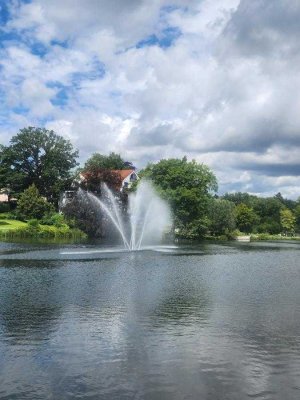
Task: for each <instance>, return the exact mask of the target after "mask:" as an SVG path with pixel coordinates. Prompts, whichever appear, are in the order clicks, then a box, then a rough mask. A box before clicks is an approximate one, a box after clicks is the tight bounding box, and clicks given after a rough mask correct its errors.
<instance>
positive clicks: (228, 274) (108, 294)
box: [0, 245, 300, 400]
mask: <svg viewBox="0 0 300 400" xmlns="http://www.w3.org/2000/svg"><path fill="white" fill-rule="evenodd" d="M10 250H12V249H10ZM29 250H30V252H31V253H30V252H28V253H24V258H23V260H14V259H13V258H10V257H11V256H13V254H9V255H8V256H9V257H8V258H7V259H5V258H3V259H2V260H1V268H0V353H1V358H0V399H6V400H7V399H17V400H19V399H20V400H26V399H54V400H56V399H62V400H64V399H74V398H82V399H99V398H100V399H101V398H103V399H112V400H114V399H127V398H128V399H151V400H152V399H172V400H174V399H175V400H176V399H178V400H179V399H180V400H181V399H184V398H186V399H189V398H190V399H197V398H201V399H212V400H218V399H222V400H223V399H230V400H232V399H237V400H243V399H248V398H256V399H272V400H274V399H275V400H279V399H280V400H281V399H282V398H285V399H287V400H294V399H298V398H299V389H300V388H299V383H298V382H299V378H300V335H299V332H300V322H299V321H300V291H299V286H300V275H299V270H300V265H299V259H298V257H297V254H298V250H294V249H293V248H289V249H287V248H285V249H284V251H280V252H277V253H276V258H275V257H273V254H274V250H273V249H271V250H270V249H266V248H265V249H264V250H262V248H261V247H260V248H259V250H258V251H256V250H255V248H254V247H253V246H252V247H251V249H248V250H247V251H245V249H244V247H243V248H242V250H241V249H240V248H239V246H238V245H237V246H236V245H234V246H227V245H226V246H220V245H212V246H210V245H205V246H201V247H200V248H199V249H198V251H197V250H196V249H192V251H191V252H189V256H188V257H187V256H185V255H184V254H180V255H178V254H177V256H176V257H173V256H172V254H170V255H168V254H167V253H164V254H160V253H157V252H151V251H145V252H142V253H133V254H119V255H118V256H117V257H113V258H110V257H107V256H105V257H99V258H98V257H95V256H93V257H91V258H90V259H88V260H86V261H83V260H78V259H74V260H70V259H67V260H66V259H59V258H58V259H57V260H52V261H51V260H38V259H35V260H33V259H31V255H30V254H33V251H31V250H33V249H30V248H29V249H28V251H29ZM179 250H182V253H185V252H188V249H187V248H184V249H179ZM43 251H44V253H43V254H44V256H45V257H46V255H47V256H48V258H49V257H50V256H51V257H52V256H53V255H54V252H55V251H54V250H53V249H49V252H48V253H47V251H48V250H47V249H46V250H45V249H44V248H43ZM46 253H47V254H46ZM56 254H59V252H58V251H56ZM36 255H37V252H35V256H36Z"/></svg>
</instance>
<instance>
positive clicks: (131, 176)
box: [121, 171, 139, 190]
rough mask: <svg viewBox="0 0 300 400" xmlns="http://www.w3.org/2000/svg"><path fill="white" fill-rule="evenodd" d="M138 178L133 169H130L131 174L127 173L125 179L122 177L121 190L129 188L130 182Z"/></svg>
mask: <svg viewBox="0 0 300 400" xmlns="http://www.w3.org/2000/svg"><path fill="white" fill-rule="evenodd" d="M138 179H139V178H138V175H137V173H136V172H135V171H132V172H131V174H129V175H128V176H127V177H126V178H125V179H123V181H122V187H121V190H123V189H124V188H130V186H131V185H132V183H133V182H135V181H136V180H138Z"/></svg>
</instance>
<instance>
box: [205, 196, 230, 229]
mask: <svg viewBox="0 0 300 400" xmlns="http://www.w3.org/2000/svg"><path fill="white" fill-rule="evenodd" d="M208 218H209V221H210V223H209V229H210V231H211V233H212V234H214V235H224V234H226V233H229V232H232V231H233V230H234V229H235V227H236V222H235V205H234V203H232V202H231V201H228V200H222V199H212V200H211V201H210V202H209V206H208Z"/></svg>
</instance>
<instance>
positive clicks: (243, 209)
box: [235, 203, 259, 233]
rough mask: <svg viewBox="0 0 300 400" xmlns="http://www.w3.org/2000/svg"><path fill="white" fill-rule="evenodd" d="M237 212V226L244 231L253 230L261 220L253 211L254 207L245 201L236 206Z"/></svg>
mask: <svg viewBox="0 0 300 400" xmlns="http://www.w3.org/2000/svg"><path fill="white" fill-rule="evenodd" d="M235 213H236V224H237V227H238V228H239V229H240V230H241V231H242V232H246V233H249V232H251V231H252V229H253V226H254V225H255V224H257V222H258V220H259V217H258V215H257V214H256V213H255V212H254V211H253V209H252V208H251V207H248V206H247V205H246V204H244V203H240V204H239V205H237V206H236V208H235Z"/></svg>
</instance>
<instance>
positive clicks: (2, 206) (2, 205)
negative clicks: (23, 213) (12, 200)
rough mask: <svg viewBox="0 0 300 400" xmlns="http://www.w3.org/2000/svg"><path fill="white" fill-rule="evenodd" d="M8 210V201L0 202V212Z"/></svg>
mask: <svg viewBox="0 0 300 400" xmlns="http://www.w3.org/2000/svg"><path fill="white" fill-rule="evenodd" d="M9 211H10V206H9V204H8V203H0V213H6V212H9Z"/></svg>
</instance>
